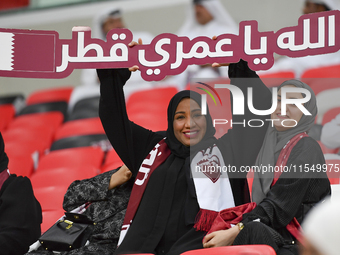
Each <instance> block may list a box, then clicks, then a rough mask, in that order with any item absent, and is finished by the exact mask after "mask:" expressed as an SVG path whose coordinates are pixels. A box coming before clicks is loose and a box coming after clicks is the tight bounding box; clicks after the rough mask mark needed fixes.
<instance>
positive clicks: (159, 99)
mask: <svg viewBox="0 0 340 255" xmlns="http://www.w3.org/2000/svg"><path fill="white" fill-rule="evenodd" d="M177 92H178V90H177V88H176V87H161V88H154V89H148V90H141V91H136V92H134V93H132V94H131V95H130V97H129V98H128V101H127V103H126V110H127V113H128V115H129V114H130V113H134V112H136V111H137V112H149V111H157V112H161V113H163V114H166V112H167V107H168V104H169V102H170V99H171V98H172V97H173V96H174V95H175V94H176V93H177ZM151 102H152V103H151Z"/></svg>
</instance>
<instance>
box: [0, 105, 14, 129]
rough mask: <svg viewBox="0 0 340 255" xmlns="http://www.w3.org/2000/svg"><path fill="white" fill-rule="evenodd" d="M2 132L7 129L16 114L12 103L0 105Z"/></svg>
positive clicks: (0, 126)
mask: <svg viewBox="0 0 340 255" xmlns="http://www.w3.org/2000/svg"><path fill="white" fill-rule="evenodd" d="M0 116H1V118H0V132H2V131H4V130H6V128H7V126H8V124H9V123H10V122H11V121H12V120H13V118H14V116H15V108H14V106H13V105H12V104H4V105H0Z"/></svg>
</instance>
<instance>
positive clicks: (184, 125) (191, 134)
mask: <svg viewBox="0 0 340 255" xmlns="http://www.w3.org/2000/svg"><path fill="white" fill-rule="evenodd" d="M173 128H174V134H175V137H176V138H177V140H178V141H180V142H181V143H182V144H183V145H185V146H192V145H195V144H197V143H199V142H200V141H201V140H202V139H203V137H204V135H205V133H206V129H207V123H206V119H205V116H204V115H202V114H201V108H200V106H199V105H198V104H197V103H196V102H195V101H194V100H192V99H190V98H184V99H183V100H182V101H181V102H180V103H179V104H178V106H177V108H176V111H175V117H174V122H173Z"/></svg>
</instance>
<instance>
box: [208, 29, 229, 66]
mask: <svg viewBox="0 0 340 255" xmlns="http://www.w3.org/2000/svg"><path fill="white" fill-rule="evenodd" d="M212 39H213V40H216V39H217V36H216V35H214V36H213V37H212ZM229 65H230V63H217V62H215V63H212V64H211V66H212V67H221V66H229Z"/></svg>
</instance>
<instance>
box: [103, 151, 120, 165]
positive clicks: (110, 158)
mask: <svg viewBox="0 0 340 255" xmlns="http://www.w3.org/2000/svg"><path fill="white" fill-rule="evenodd" d="M116 162H120V163H122V160H121V159H120V157H119V156H118V154H117V152H116V151H115V150H114V149H112V150H109V151H108V152H107V153H106V157H105V162H104V164H111V163H116Z"/></svg>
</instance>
